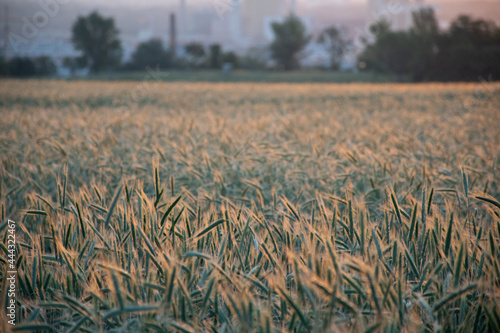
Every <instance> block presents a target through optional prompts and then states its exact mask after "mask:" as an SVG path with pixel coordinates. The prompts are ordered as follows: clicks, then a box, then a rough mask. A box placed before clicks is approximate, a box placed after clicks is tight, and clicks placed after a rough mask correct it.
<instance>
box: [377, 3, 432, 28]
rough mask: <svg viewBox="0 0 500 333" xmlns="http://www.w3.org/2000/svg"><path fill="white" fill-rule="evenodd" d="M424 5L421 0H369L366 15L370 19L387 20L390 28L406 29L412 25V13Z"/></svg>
mask: <svg viewBox="0 0 500 333" xmlns="http://www.w3.org/2000/svg"><path fill="white" fill-rule="evenodd" d="M423 7H425V4H424V2H423V1H422V0H399V1H397V2H395V1H393V0H369V1H368V16H369V20H370V21H379V20H383V19H384V20H387V21H388V22H389V23H390V24H391V29H393V30H396V31H404V30H408V29H410V28H411V27H412V25H413V15H412V13H414V12H416V11H418V10H420V9H421V8H423Z"/></svg>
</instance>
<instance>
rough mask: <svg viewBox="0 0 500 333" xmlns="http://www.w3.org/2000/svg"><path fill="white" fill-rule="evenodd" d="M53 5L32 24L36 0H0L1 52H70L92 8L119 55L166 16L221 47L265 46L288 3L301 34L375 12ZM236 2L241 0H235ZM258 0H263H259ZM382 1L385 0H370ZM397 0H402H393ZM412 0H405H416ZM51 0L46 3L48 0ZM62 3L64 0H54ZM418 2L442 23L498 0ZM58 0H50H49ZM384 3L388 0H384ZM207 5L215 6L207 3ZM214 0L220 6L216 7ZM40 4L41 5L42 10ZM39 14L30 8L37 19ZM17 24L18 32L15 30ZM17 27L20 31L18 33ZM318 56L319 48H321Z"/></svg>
mask: <svg viewBox="0 0 500 333" xmlns="http://www.w3.org/2000/svg"><path fill="white" fill-rule="evenodd" d="M66 1H67V3H66V4H60V5H59V8H57V10H56V12H57V13H53V14H50V15H46V17H47V22H43V24H37V26H38V28H36V29H35V30H36V32H35V33H33V34H31V31H32V29H26V22H31V23H34V22H35V21H34V20H35V19H36V17H37V13H40V12H41V11H44V10H45V9H43V5H41V4H42V3H46V2H45V1H42V2H40V1H39V0H0V29H2V34H1V41H2V43H1V44H0V48H2V47H3V46H5V45H9V46H10V47H9V46H8V48H7V51H6V52H5V54H8V55H9V56H15V55H24V56H39V55H47V54H50V55H51V56H52V57H53V58H55V59H56V61H57V62H58V63H60V62H61V61H62V59H63V58H64V57H66V56H74V55H76V54H77V53H75V51H74V49H73V46H72V44H71V27H72V25H73V23H74V22H75V20H76V18H77V17H78V16H82V15H88V14H89V13H90V12H91V11H94V10H97V11H99V13H100V14H101V15H103V16H105V17H113V18H114V19H115V22H116V25H117V27H118V29H119V31H120V39H121V41H122V45H123V48H124V59H125V60H127V59H129V58H130V55H131V54H132V52H133V51H134V50H135V48H136V47H137V45H138V44H139V43H141V42H144V41H146V40H149V39H151V38H159V39H161V40H162V41H163V42H164V43H165V45H168V40H169V31H170V28H169V24H168V22H169V17H170V14H171V13H176V14H177V16H178V20H177V21H178V34H179V36H178V37H179V38H178V40H179V45H184V44H186V43H188V42H201V43H203V44H204V45H209V44H211V43H219V44H221V45H222V46H223V47H224V48H225V49H229V50H235V51H237V52H240V53H245V52H246V51H247V50H248V49H249V48H251V47H253V46H259V47H261V46H265V45H268V44H269V43H270V41H271V40H272V38H273V36H272V30H271V28H270V24H271V22H276V21H281V20H283V19H284V17H285V16H286V15H288V14H289V13H290V12H291V11H293V10H292V8H293V6H292V4H293V3H294V2H295V4H296V14H297V15H298V16H299V17H300V18H301V20H302V22H303V23H304V25H305V26H306V28H307V31H308V33H309V34H313V35H315V34H318V33H319V32H320V31H322V30H323V29H324V28H326V27H328V26H331V25H337V26H342V27H345V28H346V29H347V31H348V32H349V33H350V37H351V38H353V39H356V38H359V36H360V33H361V34H363V32H364V31H367V28H366V27H367V26H368V25H369V24H371V23H373V21H374V20H375V18H374V16H377V15H374V12H375V14H376V13H377V12H380V8H379V9H375V10H374V8H377V6H370V5H369V0H295V1H294V0H260V1H259V0H182V1H181V0H143V1H141V2H140V3H138V2H136V1H132V0H108V1H107V2H105V3H103V2H102V1H98V0H86V1H83V0H66ZM240 1H241V2H242V3H243V5H242V7H241V8H239V9H236V7H235V6H234V5H235V4H237V3H239V2H240ZM263 1H264V2H263ZM370 1H372V5H373V3H374V2H376V3H383V2H386V0H370ZM401 1H402V2H405V1H406V0H401ZM417 1H418V0H412V2H417ZM56 2H57V0H54V2H53V3H56ZM61 2H62V3H64V2H65V1H61ZM423 2H424V3H425V4H426V5H431V6H433V7H434V8H436V16H437V18H438V20H439V24H440V26H441V27H442V28H446V27H447V25H448V24H449V22H451V20H453V19H455V18H456V17H457V16H458V15H460V14H468V15H471V16H473V17H475V18H485V19H487V20H492V21H494V22H496V24H497V25H500V5H499V4H498V0H478V1H472V0H424V1H423ZM57 3H58V2H57ZM390 3H392V1H390ZM214 5H215V6H214ZM216 5H220V6H221V7H222V9H223V10H222V13H221V12H218V11H217V8H216ZM7 6H8V8H9V15H8V28H9V31H10V32H11V33H14V34H17V35H18V36H25V35H26V34H25V32H26V31H28V33H29V35H33V36H28V37H27V38H24V40H18V43H17V44H16V45H15V47H12V44H13V43H12V41H10V42H9V43H7V44H6V43H5V41H6V40H8V39H6V38H5V32H4V31H5V17H6V15H5V8H7ZM45 12H47V11H46V10H45ZM40 18H42V19H43V17H42V16H40V15H39V16H38V19H40ZM393 18H394V19H395V23H394V24H393V28H394V29H396V30H405V29H407V28H408V27H409V26H410V25H411V14H409V13H408V12H406V13H404V14H403V15H399V16H398V17H396V16H394V17H393ZM23 29H24V32H23ZM23 34H24V35H23ZM318 50H319V49H314V50H310V53H311V54H313V55H314V57H315V58H318V59H319V58H321V57H320V56H319V55H318V54H319V52H318ZM322 57H323V58H325V55H322Z"/></svg>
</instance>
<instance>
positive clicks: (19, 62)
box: [8, 57, 36, 77]
mask: <svg viewBox="0 0 500 333" xmlns="http://www.w3.org/2000/svg"><path fill="white" fill-rule="evenodd" d="M8 66H9V75H11V76H14V77H29V76H35V75H36V67H35V63H34V62H33V60H32V59H30V58H26V57H14V58H12V59H10V60H9V63H8Z"/></svg>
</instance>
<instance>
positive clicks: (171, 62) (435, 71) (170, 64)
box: [0, 0, 500, 82]
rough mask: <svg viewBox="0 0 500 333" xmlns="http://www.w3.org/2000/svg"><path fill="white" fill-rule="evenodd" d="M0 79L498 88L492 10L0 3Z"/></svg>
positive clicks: (498, 32)
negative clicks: (478, 84) (480, 83)
mask: <svg viewBox="0 0 500 333" xmlns="http://www.w3.org/2000/svg"><path fill="white" fill-rule="evenodd" d="M0 4H1V6H0V11H1V12H0V20H1V21H0V28H1V29H2V33H1V40H2V43H1V44H0V51H1V52H0V54H1V58H0V75H1V76H4V77H5V76H13V77H33V76H46V77H63V78H93V79H95V78H104V79H133V80H142V79H143V78H144V77H145V75H147V73H150V72H151V71H157V72H158V71H161V72H168V73H169V75H157V79H161V80H187V81H190V80H191V81H236V80H238V81H328V82H337V81H338V82H349V81H415V82H419V81H477V80H487V81H492V80H498V78H499V77H500V62H499V61H498V59H500V28H499V26H500V2H499V1H498V0H479V1H473V0H428V1H423V0H413V1H411V0H309V1H304V0H302V1H301V0H164V1H160V0H143V1H141V2H136V1H130V0H109V1H106V2H105V3H103V2H101V1H97V0H92V1H79V0H1V1H0Z"/></svg>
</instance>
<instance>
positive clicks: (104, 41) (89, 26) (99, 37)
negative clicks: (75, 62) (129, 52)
mask: <svg viewBox="0 0 500 333" xmlns="http://www.w3.org/2000/svg"><path fill="white" fill-rule="evenodd" d="M72 32H73V36H72V38H71V41H72V42H73V45H74V47H75V49H76V50H78V51H81V52H82V56H81V63H82V64H85V65H86V66H88V67H89V68H90V71H91V72H93V73H97V72H101V71H103V70H106V69H109V68H111V67H114V66H117V65H119V64H120V61H121V57H122V48H121V43H120V40H119V39H118V35H119V31H118V29H117V28H116V27H115V21H114V19H113V18H104V17H102V16H101V15H100V14H99V13H98V12H92V13H91V14H90V15H89V16H87V17H82V16H79V17H78V19H77V21H76V22H75V24H74V25H73V29H72Z"/></svg>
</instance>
